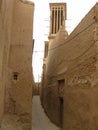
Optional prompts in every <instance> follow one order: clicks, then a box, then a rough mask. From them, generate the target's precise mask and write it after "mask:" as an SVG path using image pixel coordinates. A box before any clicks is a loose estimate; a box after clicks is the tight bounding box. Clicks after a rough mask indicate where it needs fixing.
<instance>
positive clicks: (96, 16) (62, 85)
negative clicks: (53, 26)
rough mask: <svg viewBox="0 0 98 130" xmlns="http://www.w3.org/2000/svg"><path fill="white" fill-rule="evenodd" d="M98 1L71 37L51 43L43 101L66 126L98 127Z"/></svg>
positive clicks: (49, 112) (78, 128)
mask: <svg viewBox="0 0 98 130" xmlns="http://www.w3.org/2000/svg"><path fill="white" fill-rule="evenodd" d="M97 34H98V3H96V5H95V6H94V7H93V8H92V9H91V10H90V11H89V12H88V14H87V15H86V16H85V17H84V18H83V19H82V21H81V22H80V23H79V25H78V26H77V27H76V28H75V29H74V31H73V32H72V33H71V34H70V35H69V36H68V37H67V39H66V38H65V36H64V28H61V29H60V30H59V32H58V33H57V35H56V37H55V38H54V40H53V42H52V43H51V44H49V48H48V56H47V60H46V64H45V70H44V71H43V72H44V76H43V80H42V82H43V86H42V92H43V97H42V104H43V107H44V109H45V111H46V113H47V115H48V116H49V118H50V119H51V120H52V121H53V122H54V123H56V124H57V125H59V126H60V127H61V128H62V129H63V130H87V129H89V130H90V129H91V130H97V128H98V123H97V122H98V105H97V102H98V63H97V62H98V58H97V53H98V45H97V44H98V35H97Z"/></svg>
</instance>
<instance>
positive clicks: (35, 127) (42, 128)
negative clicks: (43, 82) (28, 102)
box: [32, 96, 60, 130]
mask: <svg viewBox="0 0 98 130" xmlns="http://www.w3.org/2000/svg"><path fill="white" fill-rule="evenodd" d="M32 114H33V115H32V116H33V120H32V130H60V128H59V127H57V126H55V125H54V124H53V123H51V121H50V120H49V119H48V117H47V116H46V114H45V112H44V109H43V108H42V106H41V104H40V98H39V96H34V97H33V111H32Z"/></svg>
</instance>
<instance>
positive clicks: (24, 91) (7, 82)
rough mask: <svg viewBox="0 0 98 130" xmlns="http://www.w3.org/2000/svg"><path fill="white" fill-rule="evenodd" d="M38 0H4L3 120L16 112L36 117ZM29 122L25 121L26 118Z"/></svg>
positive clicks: (0, 7) (0, 21)
mask: <svg viewBox="0 0 98 130" xmlns="http://www.w3.org/2000/svg"><path fill="white" fill-rule="evenodd" d="M33 15H34V3H33V2H30V1H23V0H14V1H13V0H1V1H0V37H1V38H0V43H1V44H0V46H1V47H0V50H1V51H0V53H1V54H0V56H1V57H0V69H1V73H0V74H1V75H0V80H1V81H2V82H0V83H1V84H0V95H1V97H0V100H1V101H0V120H2V117H3V115H4V114H16V115H17V116H19V118H20V121H21V120H27V121H28V123H29V125H28V126H29V127H31V121H32V84H33V82H34V81H33V74H32V53H33V45H34V40H33V39H32V35H33V31H32V30H33ZM24 123H25V122H24Z"/></svg>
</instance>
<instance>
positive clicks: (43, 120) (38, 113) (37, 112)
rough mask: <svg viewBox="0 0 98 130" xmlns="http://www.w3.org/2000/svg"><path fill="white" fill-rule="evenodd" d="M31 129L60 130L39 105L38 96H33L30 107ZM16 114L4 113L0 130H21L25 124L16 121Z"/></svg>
mask: <svg viewBox="0 0 98 130" xmlns="http://www.w3.org/2000/svg"><path fill="white" fill-rule="evenodd" d="M32 117H33V119H32V130H61V129H60V128H59V127H57V126H55V125H54V124H53V123H51V121H50V120H49V118H48V117H47V116H46V114H45V112H44V109H43V108H42V106H41V102H40V98H39V96H34V97H33V109H32ZM18 119H19V118H18V117H17V116H16V115H6V116H5V118H4V120H3V122H2V126H1V128H0V130H23V127H24V129H25V126H23V124H22V123H20V122H19V121H18Z"/></svg>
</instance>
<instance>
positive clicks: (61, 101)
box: [59, 97, 64, 128]
mask: <svg viewBox="0 0 98 130" xmlns="http://www.w3.org/2000/svg"><path fill="white" fill-rule="evenodd" d="M59 102H60V109H59V119H60V127H61V128H63V112H64V101H63V98H61V97H60V98H59Z"/></svg>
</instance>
